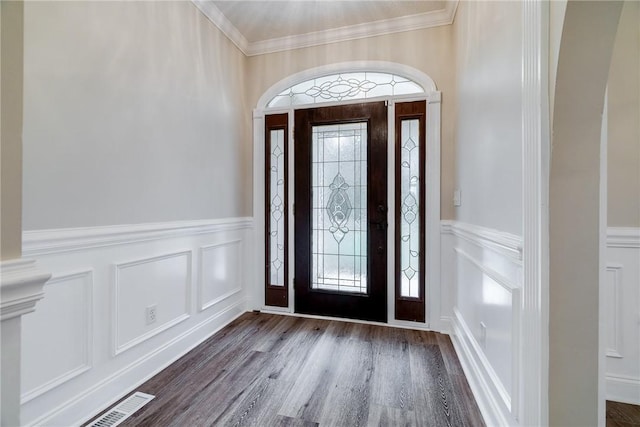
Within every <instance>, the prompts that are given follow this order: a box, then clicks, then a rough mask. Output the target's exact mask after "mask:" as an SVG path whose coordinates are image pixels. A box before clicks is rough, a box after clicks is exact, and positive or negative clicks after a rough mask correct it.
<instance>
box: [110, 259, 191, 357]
mask: <svg viewBox="0 0 640 427" xmlns="http://www.w3.org/2000/svg"><path fill="white" fill-rule="evenodd" d="M114 276H115V278H114V284H113V290H114V301H113V314H112V319H113V325H112V330H113V334H114V335H113V344H114V355H117V354H120V353H122V352H123V351H125V350H127V349H130V348H131V347H133V346H135V345H138V344H140V343H142V342H144V341H146V340H148V339H149V338H152V337H154V336H156V335H158V334H159V333H161V332H162V331H165V330H167V329H169V328H171V327H172V326H175V325H177V324H178V323H180V322H183V321H185V320H187V319H188V318H189V306H190V299H191V295H190V291H191V251H181V252H175V253H171V254H165V255H160V256H154V257H150V258H144V259H137V260H135V261H129V262H125V263H119V264H116V265H115V275H114ZM152 306H153V307H155V308H156V309H157V311H156V315H155V316H156V320H155V321H154V322H153V323H149V321H148V319H146V310H147V309H148V308H149V307H152ZM143 310H145V311H143Z"/></svg>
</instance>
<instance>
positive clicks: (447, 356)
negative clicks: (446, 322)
mask: <svg viewBox="0 0 640 427" xmlns="http://www.w3.org/2000/svg"><path fill="white" fill-rule="evenodd" d="M436 336H437V341H438V346H439V347H440V352H441V353H442V358H443V360H444V365H445V367H446V368H447V372H449V375H462V376H464V371H463V370H462V365H460V360H459V359H458V355H457V354H456V350H455V349H454V347H453V343H452V342H451V338H449V336H448V335H444V334H436Z"/></svg>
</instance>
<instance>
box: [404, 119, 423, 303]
mask: <svg viewBox="0 0 640 427" xmlns="http://www.w3.org/2000/svg"><path fill="white" fill-rule="evenodd" d="M419 125H420V121H419V120H418V119H411V120H402V122H401V134H400V141H401V149H400V153H401V154H400V203H401V204H400V242H399V244H400V279H401V284H400V296H402V297H410V298H419V297H420V291H419V290H420V281H419V280H420V227H421V224H420V203H421V202H422V201H421V200H420V155H419V153H420V147H419V145H420V144H419V142H420V126H419Z"/></svg>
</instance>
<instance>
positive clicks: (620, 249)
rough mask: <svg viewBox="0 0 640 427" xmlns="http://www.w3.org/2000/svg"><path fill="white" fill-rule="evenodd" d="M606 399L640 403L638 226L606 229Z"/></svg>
mask: <svg viewBox="0 0 640 427" xmlns="http://www.w3.org/2000/svg"><path fill="white" fill-rule="evenodd" d="M606 265H607V274H606V282H605V286H606V289H605V292H606V304H607V305H606V311H605V312H606V321H605V325H606V331H607V336H606V338H605V340H606V341H605V342H606V351H607V353H606V354H607V367H606V384H607V399H608V400H615V401H619V402H625V403H633V404H636V405H640V229H639V228H612V227H610V228H609V229H608V230H607V263H606Z"/></svg>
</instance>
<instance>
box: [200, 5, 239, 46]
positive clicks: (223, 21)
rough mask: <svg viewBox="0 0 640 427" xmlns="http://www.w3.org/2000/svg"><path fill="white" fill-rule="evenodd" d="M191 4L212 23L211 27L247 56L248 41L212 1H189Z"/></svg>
mask: <svg viewBox="0 0 640 427" xmlns="http://www.w3.org/2000/svg"><path fill="white" fill-rule="evenodd" d="M191 3H193V4H194V5H195V7H197V8H198V10H200V12H202V14H203V15H204V16H206V17H207V19H209V21H211V22H212V23H213V25H215V26H216V27H218V29H219V30H220V31H222V32H223V33H224V35H225V36H227V38H228V39H229V40H231V41H232V42H233V44H235V45H236V47H237V48H238V49H240V51H241V52H242V53H244V54H245V55H247V51H248V50H249V41H248V40H247V39H246V37H245V36H244V35H243V34H242V33H241V32H240V30H238V29H237V28H236V26H235V25H233V24H232V23H231V21H229V20H228V19H227V17H226V16H225V15H224V13H222V11H220V9H218V8H217V7H216V5H215V4H213V2H212V1H209V0H191Z"/></svg>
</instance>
